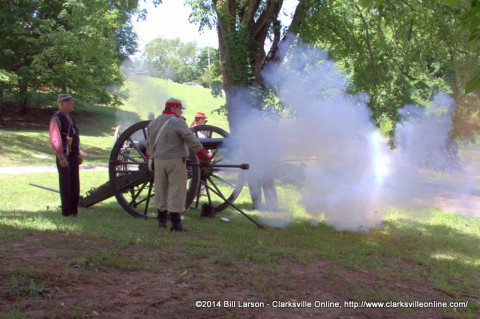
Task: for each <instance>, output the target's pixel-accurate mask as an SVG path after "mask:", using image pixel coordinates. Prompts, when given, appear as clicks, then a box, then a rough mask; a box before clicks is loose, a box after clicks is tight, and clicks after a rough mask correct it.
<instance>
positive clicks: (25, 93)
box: [18, 84, 28, 115]
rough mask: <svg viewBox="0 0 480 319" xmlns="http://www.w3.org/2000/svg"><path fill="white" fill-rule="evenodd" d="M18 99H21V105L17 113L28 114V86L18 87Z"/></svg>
mask: <svg viewBox="0 0 480 319" xmlns="http://www.w3.org/2000/svg"><path fill="white" fill-rule="evenodd" d="M20 98H23V103H22V104H21V105H20V108H19V110H18V113H19V114H20V115H25V114H27V113H28V85H25V84H24V85H22V86H20Z"/></svg>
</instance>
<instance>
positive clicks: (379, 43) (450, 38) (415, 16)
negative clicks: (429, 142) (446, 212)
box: [301, 0, 480, 134]
mask: <svg viewBox="0 0 480 319" xmlns="http://www.w3.org/2000/svg"><path fill="white" fill-rule="evenodd" d="M377 4H378V5H377V6H362V5H361V4H360V2H357V1H333V0H332V1H328V2H321V3H319V4H318V11H316V13H314V14H312V15H311V16H310V17H309V18H308V23H306V24H305V28H303V30H302V33H301V35H302V38H303V39H304V40H305V41H307V42H311V43H315V44H316V45H318V46H319V47H322V48H325V49H326V50H327V51H328V52H329V54H330V56H331V57H333V58H334V59H335V60H336V61H337V64H338V65H339V66H340V67H341V68H342V69H343V70H344V72H345V73H347V74H348V75H349V76H350V78H351V90H352V91H353V92H368V93H369V94H370V101H369V106H370V108H371V109H372V111H373V119H374V121H375V122H376V123H377V125H379V126H382V125H384V126H388V127H389V129H390V133H393V126H394V124H395V123H396V122H397V121H398V119H399V117H398V112H397V110H398V109H399V108H400V107H403V106H404V105H405V104H410V103H411V104H416V105H427V104H428V103H429V101H430V99H431V97H432V95H433V94H434V92H435V91H439V90H440V91H445V92H449V93H452V94H453V96H454V97H455V98H456V100H457V111H456V118H457V119H458V120H460V118H462V120H461V121H462V122H463V123H462V125H461V126H462V130H463V133H465V130H464V128H465V125H464V123H465V121H467V122H469V121H471V120H472V118H471V115H472V114H474V112H471V111H469V112H465V111H466V110H465V106H466V104H465V103H463V100H464V94H463V92H464V90H465V87H466V86H467V80H468V79H469V78H470V77H471V76H473V73H472V70H474V69H475V68H472V67H471V65H478V62H480V61H479V58H478V56H479V53H480V51H479V48H478V46H475V45H472V43H469V42H468V40H467V34H466V32H464V31H463V30H462V28H461V16H462V14H463V13H464V12H465V10H467V8H468V4H467V3H466V1H457V3H456V5H455V6H450V5H447V4H445V1H443V0H432V1H430V2H428V4H427V3H424V2H417V1H413V2H407V1H395V2H386V1H379V3H377ZM469 65H470V66H469ZM466 66H468V67H467V68H466ZM462 108H463V109H462ZM469 118H470V119H469ZM456 123H459V121H457V122H456ZM458 129H460V127H458V124H457V128H456V132H458V133H459V132H460V131H459V130H458ZM463 133H461V134H463ZM456 134H457V133H456Z"/></svg>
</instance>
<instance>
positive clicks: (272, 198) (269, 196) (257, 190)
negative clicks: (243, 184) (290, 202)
mask: <svg viewBox="0 0 480 319" xmlns="http://www.w3.org/2000/svg"><path fill="white" fill-rule="evenodd" d="M248 189H249V190H250V196H251V198H252V203H253V208H254V209H264V208H267V209H271V210H276V209H278V195H277V188H276V187H275V179H274V178H273V177H265V178H263V179H261V180H260V179H257V178H252V177H250V178H249V180H248ZM262 190H263V195H264V197H265V204H266V207H264V206H263V205H262Z"/></svg>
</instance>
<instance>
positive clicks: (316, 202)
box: [234, 43, 472, 231]
mask: <svg viewBox="0 0 480 319" xmlns="http://www.w3.org/2000/svg"><path fill="white" fill-rule="evenodd" d="M281 50H285V49H284V48H281ZM263 75H264V78H265V80H266V84H267V85H268V86H271V87H275V88H276V89H277V91H278V94H279V98H280V100H281V101H282V102H283V103H284V104H285V105H286V107H287V108H288V111H289V112H288V113H289V114H291V115H292V116H289V117H285V116H284V117H278V116H277V115H273V114H270V113H267V112H259V111H256V110H255V109H256V107H255V105H254V103H255V102H254V101H253V100H252V98H250V97H249V92H248V91H241V92H240V94H239V95H238V96H237V99H235V102H234V104H235V109H242V110H250V111H249V112H243V113H241V114H240V116H239V115H238V114H236V118H237V119H238V125H237V127H238V129H237V130H236V131H235V142H236V143H237V144H238V146H240V148H241V149H242V150H243V151H244V153H243V155H244V156H245V160H246V161H247V162H249V163H250V172H249V174H250V178H251V179H258V180H262V179H264V178H265V177H266V176H267V177H268V176H269V175H271V174H276V177H279V176H280V175H282V173H285V172H280V171H279V167H280V168H282V167H283V169H284V168H285V167H286V166H285V164H286V163H287V162H290V161H291V162H292V163H293V162H295V161H296V160H298V164H302V165H296V166H293V165H290V166H287V167H288V168H294V167H296V168H297V170H295V172H288V173H290V174H294V175H296V180H297V181H299V182H300V183H301V185H302V189H301V199H300V201H299V204H300V205H301V206H303V207H304V209H305V211H306V212H307V213H308V214H309V215H310V216H311V218H312V223H315V222H317V221H318V220H319V219H320V220H322V219H323V221H324V222H325V223H327V224H329V225H332V226H333V227H334V228H336V229H339V230H353V231H365V230H368V229H371V228H374V227H378V226H379V225H381V223H382V221H383V219H384V217H385V215H384V213H385V207H386V206H388V205H391V204H393V203H394V204H397V205H398V204H404V203H408V202H409V201H413V200H414V199H415V198H418V197H419V193H420V194H422V196H423V195H425V196H424V197H429V198H432V196H433V197H434V195H435V196H436V195H438V194H440V193H441V191H442V189H432V188H429V187H428V185H429V184H428V183H429V182H428V180H427V179H426V178H425V177H424V176H423V175H422V174H421V170H420V168H421V167H425V166H426V165H427V167H429V168H431V169H439V168H442V169H443V170H445V169H446V168H453V167H454V166H456V167H458V161H456V159H455V158H453V157H451V156H450V154H449V153H448V152H445V150H448V149H449V147H452V146H450V145H449V144H448V143H449V142H448V141H449V139H448V134H449V131H450V127H451V114H452V111H453V108H454V103H453V101H452V99H451V98H450V97H449V96H448V95H446V94H436V95H435V97H434V98H433V101H432V104H431V105H430V107H428V108H426V109H423V108H419V107H415V106H406V107H405V108H403V109H402V110H401V116H402V122H401V124H400V125H399V126H398V129H397V134H398V136H399V144H398V149H397V150H395V151H391V150H390V149H389V148H388V147H387V143H386V141H385V139H384V138H383V137H382V136H381V135H380V133H379V132H378V130H377V128H376V127H375V126H374V125H373V124H372V122H371V119H370V115H371V114H370V110H369V108H368V107H367V105H366V101H368V96H367V95H366V94H358V95H349V94H347V93H346V89H347V85H348V81H347V79H346V77H345V76H344V75H343V74H342V73H341V72H340V71H339V70H338V69H337V67H336V66H335V63H334V62H333V61H331V60H329V59H328V55H327V54H326V53H325V52H323V51H322V50H320V49H318V48H314V47H312V46H309V45H305V44H301V43H297V44H296V45H294V46H292V47H291V49H290V51H288V52H286V54H285V59H284V60H283V62H282V63H279V64H276V65H271V66H270V67H269V68H267V69H266V70H265V71H264V73H263ZM457 171H458V170H457ZM426 185H427V187H426V189H427V191H424V189H423V188H422V187H424V186H426ZM440 188H441V187H440ZM471 190H472V188H469V192H470V193H471ZM286 197H288V194H287V195H286ZM280 202H281V203H283V204H284V205H280V207H279V208H280V209H281V210H282V211H281V212H279V213H278V214H277V215H275V213H274V212H273V213H272V212H269V213H268V215H269V216H268V218H264V222H267V223H269V222H271V223H270V225H273V226H278V225H282V226H283V225H286V224H288V223H290V222H292V220H293V217H292V216H291V215H288V214H287V215H286V214H285V210H287V211H288V210H289V208H288V205H285V203H288V202H289V199H288V198H280ZM272 214H273V216H274V217H272ZM261 216H262V215H261ZM275 216H277V217H278V218H275ZM286 216H287V217H286ZM280 219H281V220H282V221H283V222H281V221H280Z"/></svg>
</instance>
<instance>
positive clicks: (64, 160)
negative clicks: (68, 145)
mask: <svg viewBox="0 0 480 319" xmlns="http://www.w3.org/2000/svg"><path fill="white" fill-rule="evenodd" d="M58 163H59V164H60V166H61V167H63V168H65V167H67V159H66V158H65V157H64V158H59V159H58Z"/></svg>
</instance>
